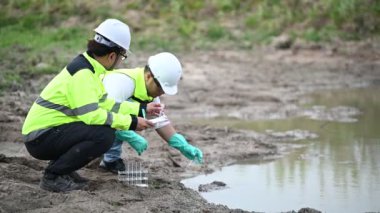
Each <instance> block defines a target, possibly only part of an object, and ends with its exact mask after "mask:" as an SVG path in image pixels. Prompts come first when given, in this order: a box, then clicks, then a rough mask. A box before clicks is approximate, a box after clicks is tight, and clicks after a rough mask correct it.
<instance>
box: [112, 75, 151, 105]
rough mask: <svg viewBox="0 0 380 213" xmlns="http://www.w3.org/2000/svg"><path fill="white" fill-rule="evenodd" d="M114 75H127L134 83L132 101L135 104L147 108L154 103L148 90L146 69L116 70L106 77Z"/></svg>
mask: <svg viewBox="0 0 380 213" xmlns="http://www.w3.org/2000/svg"><path fill="white" fill-rule="evenodd" d="M112 73H121V74H125V75H127V76H129V77H130V78H131V79H132V80H133V81H134V83H135V90H134V92H133V96H132V97H131V98H130V100H133V101H134V102H139V103H140V104H141V105H143V106H144V107H145V106H146V104H147V103H150V102H152V101H153V99H154V98H153V97H150V96H149V95H148V91H147V89H146V84H145V76H144V68H142V67H138V68H134V69H116V70H114V71H112V72H108V73H107V74H106V75H109V74H112Z"/></svg>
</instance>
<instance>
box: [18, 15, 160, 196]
mask: <svg viewBox="0 0 380 213" xmlns="http://www.w3.org/2000/svg"><path fill="white" fill-rule="evenodd" d="M130 42H131V34H130V31H129V27H128V25H126V24H125V23H123V22H121V21H119V20H116V19H107V20H105V21H104V22H102V23H101V24H100V25H99V26H98V27H97V28H96V29H95V37H94V39H92V40H90V41H88V44H87V51H86V52H84V53H82V54H80V55H78V56H77V57H76V58H74V59H73V60H72V61H71V62H70V63H69V64H68V65H67V66H66V67H65V68H63V70H62V71H61V72H60V73H59V74H58V75H57V76H55V77H54V78H53V79H52V80H51V81H50V82H49V84H48V85H47V86H46V87H45V88H44V89H43V91H42V92H41V94H40V96H39V97H38V98H37V100H36V101H35V102H34V103H33V105H32V107H31V109H30V111H29V112H28V115H27V116H26V119H25V122H24V124H23V127H22V134H23V136H24V140H25V146H26V148H27V150H28V152H29V153H30V154H31V155H32V156H33V157H35V158H37V159H40V160H49V161H50V163H49V165H48V166H47V167H46V169H45V172H44V175H43V177H42V180H41V182H40V187H41V188H42V189H44V190H48V191H53V192H65V191H71V190H78V189H83V188H84V187H85V186H86V183H87V182H88V180H87V179H85V178H83V177H81V176H79V174H78V173H77V172H76V170H78V169H80V168H82V167H84V166H85V165H86V164H88V163H89V162H90V161H91V160H93V159H95V158H97V157H100V156H101V155H102V154H103V153H104V152H106V151H108V150H109V148H110V147H111V146H112V143H113V141H114V139H115V130H116V129H117V130H143V129H146V128H147V127H151V126H153V124H152V123H151V122H150V121H148V120H146V119H144V118H142V117H138V114H141V111H142V110H144V111H145V110H146V109H145V108H143V107H142V105H141V104H139V103H134V104H131V103H130V102H122V103H117V102H115V100H114V99H110V98H109V97H107V93H106V92H105V89H104V86H103V84H102V81H101V80H100V75H103V74H104V73H106V72H107V71H109V70H113V69H114V68H115V67H116V66H117V65H118V64H120V63H121V61H122V60H124V59H125V58H126V52H127V51H129V45H130ZM116 108H117V110H116ZM147 110H148V112H149V109H147ZM149 113H151V112H149Z"/></svg>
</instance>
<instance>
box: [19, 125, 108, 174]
mask: <svg viewBox="0 0 380 213" xmlns="http://www.w3.org/2000/svg"><path fill="white" fill-rule="evenodd" d="M114 139H115V130H114V129H112V128H111V127H109V126H99V125H86V124H84V123H82V122H75V123H69V124H64V125H61V126H57V127H54V128H53V129H51V130H49V131H47V132H46V133H44V134H42V135H41V136H40V137H38V138H37V139H35V140H33V141H29V142H26V143H25V146H26V149H27V150H28V152H29V153H30V154H31V155H32V156H33V157H35V158H37V159H40V160H50V163H49V165H48V167H47V168H46V169H45V172H46V173H51V174H57V175H64V174H69V173H71V172H73V171H75V170H78V169H80V168H82V167H84V166H85V165H86V164H88V163H89V162H90V161H91V160H93V159H95V158H97V157H99V156H101V155H102V154H103V153H105V152H106V151H108V150H109V149H110V148H111V146H112V143H113V141H114Z"/></svg>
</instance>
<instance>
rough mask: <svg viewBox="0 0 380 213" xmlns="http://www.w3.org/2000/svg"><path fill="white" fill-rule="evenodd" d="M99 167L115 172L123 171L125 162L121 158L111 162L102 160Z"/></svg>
mask: <svg viewBox="0 0 380 213" xmlns="http://www.w3.org/2000/svg"><path fill="white" fill-rule="evenodd" d="M99 167H100V168H103V169H105V170H107V171H110V172H112V173H115V174H117V173H118V171H125V164H124V162H123V159H121V158H119V159H117V160H115V161H112V162H107V161H104V160H102V161H101V162H100V164H99Z"/></svg>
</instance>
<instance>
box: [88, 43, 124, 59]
mask: <svg viewBox="0 0 380 213" xmlns="http://www.w3.org/2000/svg"><path fill="white" fill-rule="evenodd" d="M87 51H88V52H89V54H94V55H96V56H105V55H107V54H109V53H112V52H115V53H117V54H120V53H122V52H123V51H124V50H123V48H121V47H118V46H115V47H108V46H106V45H104V44H100V43H98V42H96V41H95V40H94V39H92V40H89V41H88V43H87Z"/></svg>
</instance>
